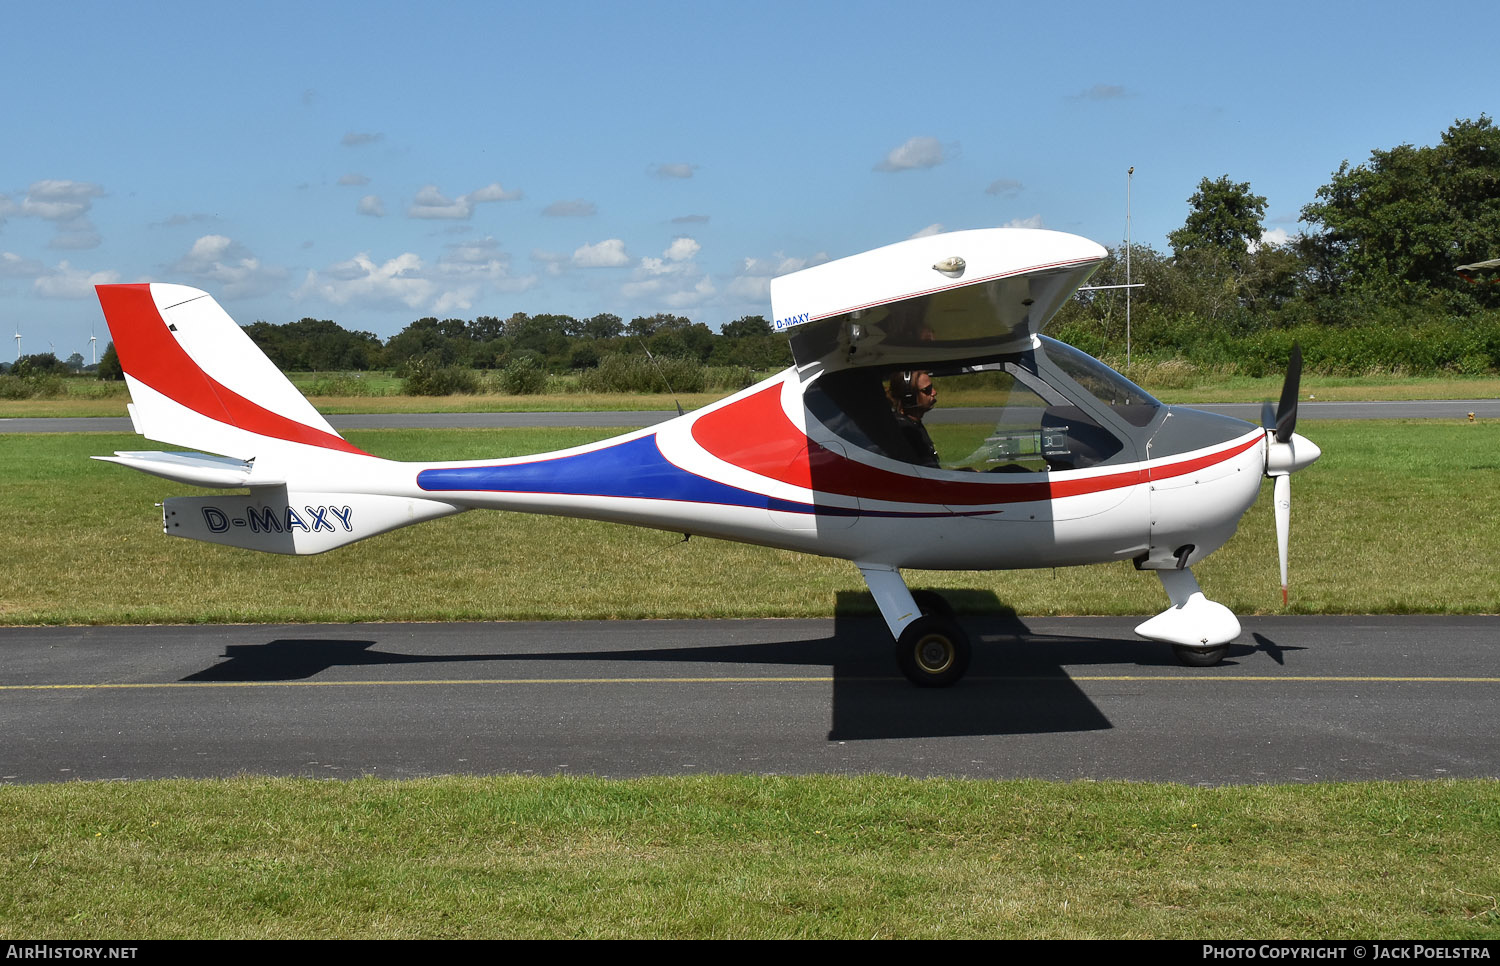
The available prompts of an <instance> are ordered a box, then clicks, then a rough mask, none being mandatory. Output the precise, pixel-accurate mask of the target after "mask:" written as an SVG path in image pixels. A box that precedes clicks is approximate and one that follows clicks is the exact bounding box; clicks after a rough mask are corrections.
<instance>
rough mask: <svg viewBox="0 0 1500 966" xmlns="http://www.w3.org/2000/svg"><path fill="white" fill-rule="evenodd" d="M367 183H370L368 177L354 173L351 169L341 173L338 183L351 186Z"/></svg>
mask: <svg viewBox="0 0 1500 966" xmlns="http://www.w3.org/2000/svg"><path fill="white" fill-rule="evenodd" d="M369 183H370V179H369V178H367V177H365V176H364V175H362V174H357V173H355V172H353V171H351V172H349V173H348V174H346V175H341V176H340V177H339V184H341V185H353V186H356V187H357V186H359V185H365V184H369Z"/></svg>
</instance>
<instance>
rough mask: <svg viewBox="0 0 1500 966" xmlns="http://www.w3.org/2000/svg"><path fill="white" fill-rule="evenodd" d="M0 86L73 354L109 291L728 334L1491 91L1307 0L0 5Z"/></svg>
mask: <svg viewBox="0 0 1500 966" xmlns="http://www.w3.org/2000/svg"><path fill="white" fill-rule="evenodd" d="M0 82H3V90H4V91H6V93H7V96H8V99H9V101H10V103H9V105H8V110H7V111H6V112H5V114H4V122H3V125H0V327H3V328H4V334H5V336H7V337H8V336H10V335H11V334H12V333H14V332H19V333H20V334H21V336H22V345H21V351H22V352H23V353H27V354H29V353H32V352H47V351H52V352H55V353H56V354H57V355H58V356H59V357H60V358H66V357H67V356H68V355H70V354H71V353H73V352H80V353H82V355H83V356H84V358H85V360H86V361H88V360H90V359H91V358H92V356H91V351H90V347H89V337H90V335H91V334H97V335H98V337H99V343H98V351H99V352H100V353H101V354H102V352H103V348H104V345H105V343H106V341H107V334H106V326H105V325H104V321H103V316H102V314H101V313H100V311H99V305H98V301H97V299H96V298H95V296H94V293H93V288H92V287H93V286H94V285H96V284H101V283H109V282H139V281H163V282H176V283H180V284H185V285H192V286H195V287H198V288H201V289H203V290H205V291H207V292H209V293H210V294H212V295H213V296H214V297H215V298H217V299H218V301H219V302H220V304H222V305H223V306H224V307H225V308H226V309H227V310H228V311H229V313H230V315H232V316H234V317H235V318H236V319H237V320H238V321H240V322H241V323H249V322H251V321H255V320H265V321H269V322H277V323H282V322H291V321H295V320H297V319H300V318H304V317H311V318H318V319H333V320H334V321H336V322H338V323H339V324H340V325H342V326H344V327H345V328H348V329H356V330H366V331H370V332H374V333H376V334H377V335H379V336H381V337H382V338H386V337H389V336H391V335H393V334H395V333H396V332H398V331H400V330H401V329H402V328H404V327H405V326H406V325H407V324H409V323H410V322H411V321H413V320H415V319H418V318H421V317H424V316H438V317H440V318H463V319H471V318H474V317H476V316H480V315H492V316H499V317H501V318H504V317H507V316H509V315H511V314H512V313H515V312H527V313H531V314H536V313H543V312H552V313H562V314H568V315H572V316H575V317H579V318H587V317H589V316H592V315H595V314H597V313H601V312H611V313H614V314H616V315H619V316H621V317H622V318H624V319H627V320H628V319H630V318H633V317H635V316H638V315H651V314H655V313H657V312H671V313H673V314H678V315H685V316H687V317H689V318H691V319H693V320H694V321H701V322H706V323H708V324H709V325H710V326H711V327H714V328H717V327H718V326H720V325H721V324H722V323H724V322H727V321H731V320H733V319H737V318H740V317H741V316H744V315H764V316H766V317H769V316H770V303H769V295H768V286H769V282H770V279H771V278H772V277H773V276H775V275H778V274H782V273H785V272H789V271H795V270H797V269H799V268H802V267H806V266H809V265H813V264H817V263H818V262H821V261H825V260H828V259H832V258H839V257H842V256H845V255H852V254H855V253H857V252H860V251H864V250H867V249H871V248H877V247H879V246H881V245H886V244H890V243H892V242H897V241H901V240H902V239H905V238H910V237H913V236H915V235H919V234H923V233H932V232H938V231H957V230H961V229H969V228H984V227H994V226H1018V227H1038V228H1049V229H1054V230H1059V231H1067V232H1073V233H1076V234H1079V235H1084V236H1086V237H1089V238H1092V239H1094V240H1095V241H1098V242H1100V243H1101V244H1105V245H1118V244H1119V243H1120V242H1121V241H1123V240H1124V238H1125V236H1126V232H1127V207H1128V212H1129V222H1130V224H1129V231H1130V234H1131V237H1132V238H1133V240H1134V241H1135V242H1136V243H1138V244H1148V245H1152V246H1155V247H1156V248H1157V249H1158V250H1162V251H1165V250H1167V249H1168V247H1169V246H1168V245H1167V242H1166V235H1167V233H1168V232H1170V231H1172V230H1173V229H1175V228H1177V227H1179V226H1180V225H1181V224H1182V223H1183V220H1184V219H1185V218H1186V216H1187V212H1188V203H1187V199H1188V198H1189V196H1190V195H1192V194H1193V192H1194V190H1195V189H1196V187H1197V185H1198V182H1199V181H1200V180H1202V179H1203V178H1205V177H1208V178H1217V177H1219V176H1220V175H1225V174H1227V175H1229V176H1230V178H1231V179H1233V180H1234V181H1237V182H1248V183H1249V184H1250V186H1251V189H1252V191H1254V192H1255V193H1256V194H1260V195H1264V196H1265V197H1266V198H1267V208H1266V224H1265V227H1266V229H1267V231H1268V232H1270V233H1271V237H1272V238H1276V239H1280V238H1284V237H1287V236H1289V235H1291V234H1294V233H1296V232H1297V231H1298V230H1299V228H1300V227H1301V226H1299V223H1298V215H1299V213H1300V209H1301V207H1302V206H1303V205H1305V204H1307V203H1308V202H1310V201H1312V200H1314V198H1315V196H1316V192H1317V190H1318V188H1319V187H1320V186H1322V185H1324V184H1326V183H1327V182H1328V181H1329V179H1330V177H1331V175H1332V173H1333V172H1334V171H1335V170H1337V168H1338V167H1339V165H1340V163H1341V162H1343V161H1345V160H1348V161H1350V162H1351V163H1352V164H1359V163H1362V162H1364V161H1366V160H1368V158H1369V156H1370V152H1371V151H1372V150H1376V149H1388V148H1391V147H1395V146H1396V145H1399V144H1404V143H1410V144H1433V143H1436V142H1437V141H1438V140H1439V138H1440V136H1441V134H1442V132H1443V131H1444V130H1445V129H1446V128H1447V127H1448V126H1449V125H1450V124H1452V123H1453V121H1454V120H1456V119H1458V118H1477V117H1479V116H1480V115H1481V114H1489V115H1491V116H1494V114H1495V113H1496V109H1497V105H1500V96H1497V95H1500V70H1497V68H1496V57H1495V39H1494V34H1493V31H1490V30H1488V29H1486V28H1485V27H1484V24H1483V22H1482V19H1481V21H1475V20H1473V19H1472V18H1466V17H1464V16H1463V15H1462V14H1460V13H1458V12H1456V8H1453V9H1449V8H1421V7H1418V6H1415V5H1412V4H1410V3H1401V4H1396V3H1387V2H1363V3H1337V2H1329V3H1322V2H1316V0H1313V2H1308V0H1302V2H1296V3H1282V2H1279V0H1269V2H1262V3H1256V4H1245V5H1239V4H1237V5H1229V4H1209V3H1203V2H1196V3H1181V4H1174V3H1137V4H1126V3H1112V4H1099V3H1092V2H1080V3H1073V4H1069V5H1058V4H1041V3H1031V4H1024V5H1023V4H1010V3H1000V2H993V0H992V2H987V3H970V2H966V0H945V2H943V3H939V4H918V3H914V2H907V3H883V2H869V3H833V2H816V0H804V2H800V3H782V2H771V0H763V2H756V3H741V4H729V3H710V2H699V3H666V2H652V0H632V2H630V3H625V2H603V0H595V2H569V0H549V2H548V3H545V4H541V3H534V4H519V3H500V2H487V3H466V2H429V3H424V4H416V3H380V2H364V3H342V2H326V3H305V2H303V3H274V2H272V3H251V4H246V3H243V2H237V3H233V4H227V3H215V2H204V0H197V2H193V3H181V4H178V3H165V2H141V3H136V4H120V3H90V2H69V3H63V4H42V3H31V2H7V3H6V4H4V5H0ZM1132 166H1133V167H1134V169H1135V170H1134V174H1133V175H1127V171H1128V169H1130V168H1131V167H1132ZM1127 196H1128V206H1127ZM13 353H14V350H13V349H11V350H10V351H4V352H0V358H3V359H6V360H9V359H11V358H13V357H14V356H13Z"/></svg>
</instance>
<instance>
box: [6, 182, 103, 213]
mask: <svg viewBox="0 0 1500 966" xmlns="http://www.w3.org/2000/svg"><path fill="white" fill-rule="evenodd" d="M103 194H104V189H103V188H102V187H100V186H99V185H96V184H93V183H92V182H88V181H56V180H49V181H35V182H32V185H31V187H30V188H28V189H27V190H26V197H25V198H24V199H22V201H21V208H20V212H21V214H23V215H30V216H31V217H33V218H42V219H45V220H47V221H71V220H73V219H75V218H79V217H82V216H83V215H85V214H87V213H88V210H89V208H91V207H93V204H94V199H95V198H99V197H102V196H103Z"/></svg>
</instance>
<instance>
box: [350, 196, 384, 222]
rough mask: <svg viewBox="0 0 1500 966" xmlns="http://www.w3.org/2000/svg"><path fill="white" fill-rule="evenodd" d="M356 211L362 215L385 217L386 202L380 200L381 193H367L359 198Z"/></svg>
mask: <svg viewBox="0 0 1500 966" xmlns="http://www.w3.org/2000/svg"><path fill="white" fill-rule="evenodd" d="M354 210H355V211H357V212H359V213H360V214H361V215H369V216H370V217H372V218H383V217H384V216H385V202H383V201H381V200H380V196H379V195H365V196H364V197H363V198H361V199H359V204H358V205H357V206H356V207H355V209H354Z"/></svg>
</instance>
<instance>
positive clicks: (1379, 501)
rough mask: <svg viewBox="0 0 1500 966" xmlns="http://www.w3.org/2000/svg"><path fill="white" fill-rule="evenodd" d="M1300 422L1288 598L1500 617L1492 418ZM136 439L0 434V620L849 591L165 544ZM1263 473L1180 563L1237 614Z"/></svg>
mask: <svg viewBox="0 0 1500 966" xmlns="http://www.w3.org/2000/svg"><path fill="white" fill-rule="evenodd" d="M940 429H941V431H942V432H949V431H952V432H961V431H962V430H963V427H941V428H940ZM1299 429H1300V430H1301V431H1302V432H1304V433H1305V434H1306V435H1307V436H1309V437H1310V438H1312V439H1314V440H1315V441H1317V443H1318V444H1319V445H1320V446H1321V447H1323V451H1324V454H1325V455H1324V457H1323V459H1322V460H1321V461H1320V462H1319V463H1318V464H1317V465H1315V466H1313V467H1312V468H1311V469H1309V470H1306V471H1304V472H1302V473H1299V474H1297V476H1296V478H1295V481H1294V483H1293V486H1292V490H1293V499H1294V505H1293V510H1292V516H1293V524H1292V553H1291V573H1292V578H1291V584H1292V604H1291V607H1290V608H1289V610H1288V612H1291V613H1488V614H1492V613H1500V586H1497V585H1496V583H1495V580H1494V567H1493V562H1494V561H1495V560H1500V526H1497V525H1496V523H1495V521H1496V520H1500V487H1497V486H1495V484H1494V481H1495V479H1496V478H1497V477H1496V471H1497V470H1500V423H1493V422H1477V423H1467V422H1440V421H1435V420H1412V421H1379V422H1376V421H1370V422H1365V421H1357V422H1356V421H1350V422H1342V421H1340V422H1322V423H1314V422H1307V421H1304V423H1303V424H1302V425H1301V426H1299ZM609 432H610V431H608V430H596V429H571V430H543V429H515V430H433V431H407V430H371V431H363V432H356V433H350V439H351V440H352V441H353V442H354V443H355V444H356V445H358V446H360V447H362V448H364V449H366V450H368V451H370V452H374V453H377V454H379V455H382V456H388V457H392V458H396V459H475V458H483V457H495V456H510V455H520V454H523V453H531V452H538V451H542V450H547V449H555V448H558V447H563V446H571V445H577V444H580V443H583V442H586V441H588V440H592V439H599V438H602V437H604V436H606V435H608V433H609ZM939 442H940V443H941V439H940V440H939ZM142 445H143V444H142V442H141V440H140V439H139V438H138V437H134V436H116V435H111V434H57V435H48V434H39V435H9V436H0V467H4V470H3V473H0V515H3V518H4V519H5V521H6V525H5V550H6V552H5V553H4V554H3V555H0V586H3V587H4V588H5V593H4V595H3V597H0V624H40V623H80V624H90V623H194V622H282V621H356V620H523V619H583V618H665V617H726V618H727V617H817V616H828V615H831V614H832V613H833V611H834V605H835V601H836V599H837V597H838V595H839V594H840V593H845V594H846V597H847V596H848V592H854V593H856V594H857V593H859V592H860V591H862V590H863V584H862V582H861V580H860V578H859V576H858V573H857V572H856V571H855V569H854V568H853V567H852V566H851V565H850V564H848V563H846V562H843V561H836V560H826V559H822V558H817V557H810V556H807V555H804V554H797V553H791V552H787V551H779V550H768V549H765V548H760V547H750V546H745V545H741V544H734V543H728V542H724V541H717V540H707V539H694V540H692V541H691V542H689V543H683V542H682V538H681V536H680V535H677V534H671V533H663V532H658V531H651V530H641V529H637V528H631V527H623V526H616V525H612V524H603V523H593V522H588V521H578V520H566V519H559V518H553V517H535V516H527V515H523V514H515V513H493V512H484V511H476V512H472V513H466V514H462V515H459V516H456V517H451V518H448V519H444V520H438V521H435V522H432V523H427V524H423V525H421V526H418V527H412V528H408V529H405V530H399V531H396V532H394V533H391V534H386V535H384V536H381V537H376V538H374V539H372V540H368V541H365V542H363V543H359V544H355V545H353V546H350V547H347V548H344V549H341V550H338V551H335V552H334V553H333V554H330V555H325V556H317V557H281V556H274V555H269V554H257V553H253V552H251V551H246V550H237V549H234V548H227V547H218V546H211V545H207V544H200V543H196V542H193V541H186V540H175V539H172V538H169V537H166V536H164V535H163V534H162V533H161V528H160V515H159V511H157V510H155V509H153V507H152V504H153V503H155V502H158V501H160V500H161V498H163V497H165V496H171V495H182V494H185V493H192V492H195V491H194V490H193V489H192V488H191V487H181V486H176V485H174V484H171V483H168V482H165V481H162V480H158V479H155V478H153V477H148V476H144V475H141V474H137V473H132V472H128V471H126V470H123V469H121V468H119V467H115V466H110V465H107V464H103V463H98V462H95V461H92V460H89V459H87V457H88V456H90V455H103V454H108V453H110V452H111V451H113V450H116V449H138V448H140V447H141V446H142ZM1263 485H1264V489H1263V491H1262V498H1261V500H1260V501H1259V502H1258V503H1257V504H1256V505H1255V507H1253V508H1252V509H1251V511H1250V512H1249V513H1248V514H1247V515H1246V517H1245V519H1244V521H1243V522H1242V524H1241V526H1240V531H1239V533H1238V534H1237V535H1236V536H1235V537H1234V538H1233V539H1232V540H1231V541H1230V542H1229V544H1228V545H1227V546H1226V547H1224V548H1223V549H1222V550H1220V551H1219V552H1217V553H1216V554H1214V555H1213V556H1212V557H1210V558H1209V559H1208V560H1207V561H1205V562H1204V563H1203V564H1201V565H1199V566H1197V567H1195V568H1194V569H1195V572H1196V573H1197V574H1198V577H1199V580H1200V582H1201V583H1202V584H1203V587H1204V590H1205V591H1206V592H1207V594H1208V595H1209V596H1210V597H1211V598H1213V599H1215V600H1219V601H1222V602H1223V603H1225V604H1226V605H1227V606H1228V607H1230V609H1232V610H1233V611H1235V612H1236V613H1239V614H1260V613H1282V612H1283V610H1282V607H1281V595H1280V592H1279V583H1280V581H1279V579H1278V577H1277V572H1276V544H1275V534H1274V527H1273V524H1272V519H1271V506H1270V503H1271V501H1270V482H1269V481H1265V483H1264V484H1263ZM198 492H201V491H198ZM976 525H984V524H976ZM908 578H909V580H910V581H911V583H912V584H913V585H914V586H930V587H936V588H940V589H942V588H946V589H955V590H975V591H980V592H981V593H977V594H968V595H960V599H959V601H958V603H959V605H960V608H961V609H962V607H963V606H964V605H965V603H966V602H977V601H982V600H986V599H989V600H993V599H998V600H999V601H1000V602H1001V603H1002V604H1004V605H1006V606H1009V607H1012V608H1014V609H1015V610H1016V612H1018V613H1020V614H1023V615H1059V614H1130V615H1136V614H1151V613H1155V612H1157V611H1159V610H1161V609H1162V607H1164V606H1165V596H1164V595H1163V593H1162V590H1161V588H1160V586H1159V584H1158V582H1157V581H1156V580H1155V579H1154V578H1152V577H1151V576H1150V575H1149V574H1142V573H1137V572H1136V571H1134V569H1133V568H1132V567H1131V566H1130V565H1129V564H1128V563H1119V564H1108V565H1096V566H1091V567H1075V568H1065V569H1060V570H1056V571H1051V570H1045V571H1003V572H932V573H916V572H913V573H910V574H909V575H908ZM991 594H992V595H993V596H991ZM869 606H870V608H871V612H872V613H873V605H872V604H871V605H869ZM971 606H972V604H971Z"/></svg>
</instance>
